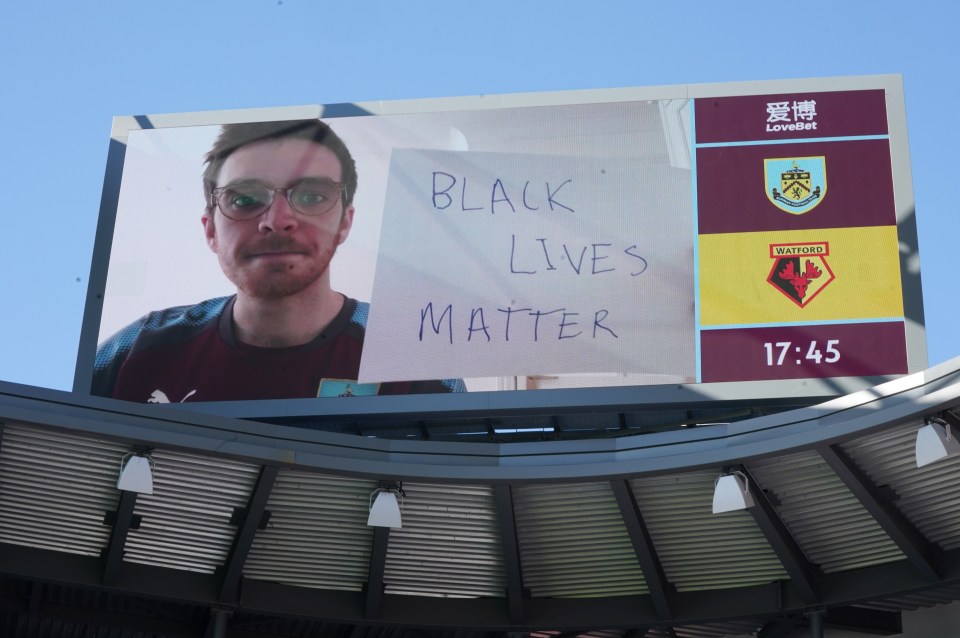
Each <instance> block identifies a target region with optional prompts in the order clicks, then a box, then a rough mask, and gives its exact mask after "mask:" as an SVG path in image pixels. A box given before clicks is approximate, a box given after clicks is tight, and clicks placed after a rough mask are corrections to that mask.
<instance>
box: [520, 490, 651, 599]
mask: <svg viewBox="0 0 960 638" xmlns="http://www.w3.org/2000/svg"><path fill="white" fill-rule="evenodd" d="M513 501H514V512H515V519H516V525H517V539H518V543H519V546H520V562H521V565H522V574H523V584H524V586H525V587H527V588H529V589H530V591H531V593H532V595H533V597H534V598H547V597H560V596H567V597H588V596H626V595H632V594H645V593H647V586H646V582H645V581H644V578H643V572H642V571H641V569H640V564H639V562H638V561H637V556H636V553H635V552H634V550H633V544H632V543H631V542H630V537H629V535H628V534H627V530H626V527H625V526H624V523H623V518H622V517H621V516H620V509H619V507H617V503H616V500H615V499H614V496H613V490H612V489H611V487H610V484H609V483H583V484H573V485H528V486H518V487H514V488H513Z"/></svg>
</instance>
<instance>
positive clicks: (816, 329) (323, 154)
mask: <svg viewBox="0 0 960 638" xmlns="http://www.w3.org/2000/svg"><path fill="white" fill-rule="evenodd" d="M905 128H906V127H905V117H904V112H903V97H902V89H901V83H900V80H899V78H897V77H891V76H882V77H866V78H840V79H832V80H803V81H780V82H758V83H741V84H731V85H705V86H695V85H690V86H674V87H666V88H661V89H657V88H645V89H617V90H610V91H591V92H575V93H556V94H531V95H515V96H498V97H494V98H491V97H483V98H480V97H478V98H460V99H448V100H433V101H431V100H426V101H416V102H396V103H376V104H373V105H369V104H355V105H335V106H332V107H324V106H307V107H298V108H288V109H264V110H255V111H237V112H217V113H194V114H181V115H167V116H152V117H143V116H141V117H137V118H117V120H116V123H115V127H114V134H113V146H112V151H111V159H110V165H109V166H108V171H107V178H106V184H105V188H104V200H103V205H102V210H101V224H100V228H99V231H98V245H97V251H96V255H95V257H94V265H93V270H92V277H91V287H90V293H89V295H88V308H87V313H86V317H85V326H84V331H83V338H82V343H81V348H80V355H79V357H78V366H77V383H76V389H77V390H78V391H80V392H92V393H93V394H98V395H104V396H113V397H116V398H122V399H127V400H132V401H141V402H152V403H166V402H171V403H174V402H209V401H250V400H260V399H298V398H299V399H307V398H315V397H324V398H326V397H331V398H333V397H357V396H369V395H385V394H410V393H418V394H421V393H422V394H437V393H451V392H462V391H466V392H480V391H505V390H510V391H512V390H535V389H555V388H602V387H607V386H663V385H667V384H669V385H671V386H677V385H680V386H693V385H694V384H704V385H703V386H697V387H702V388H714V389H720V390H718V392H719V394H720V396H722V395H723V394H724V392H726V391H727V390H726V389H727V388H734V387H739V389H737V390H736V392H737V393H741V394H742V392H743V389H742V388H743V384H749V385H748V386H746V387H750V388H752V390H751V391H750V392H749V393H748V394H750V393H752V394H756V395H758V396H759V395H767V396H775V395H778V394H783V395H789V394H790V393H792V392H795V388H796V387H798V386H796V383H799V382H802V383H803V385H804V388H805V390H804V391H805V393H807V394H810V393H814V394H816V393H818V392H819V393H823V394H830V393H835V392H837V391H838V390H839V389H841V388H843V389H847V390H849V389H850V388H852V387H857V385H858V384H861V387H862V384H865V383H867V382H875V381H876V380H878V379H882V378H889V377H892V376H896V375H902V374H906V373H908V372H914V371H917V370H920V369H924V368H925V367H926V355H925V344H924V335H923V325H922V309H921V308H922V305H921V301H920V293H919V273H918V272H916V271H915V270H910V269H908V268H906V267H905V266H904V264H909V263H916V259H911V258H910V257H911V256H915V253H916V240H915V236H916V233H915V229H914V220H913V197H912V192H911V184H910V173H909V162H908V159H907V144H906V132H905ZM353 166H355V178H354V177H353V173H354V171H353V169H352V168H350V167H353ZM731 384H732V385H731ZM590 400H591V401H600V402H602V401H603V398H602V394H596V395H592V396H591V398H590ZM335 405H337V403H336V401H331V402H328V404H327V405H326V407H323V408H322V409H323V410H324V411H326V410H328V409H333V410H334V411H336V409H337V408H330V407H329V406H335Z"/></svg>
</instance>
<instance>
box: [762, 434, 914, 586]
mask: <svg viewBox="0 0 960 638" xmlns="http://www.w3.org/2000/svg"><path fill="white" fill-rule="evenodd" d="M749 468H750V471H751V472H752V473H753V476H754V477H755V478H756V480H757V481H758V482H759V483H760V487H762V488H763V489H765V490H768V491H770V492H772V493H773V494H775V495H776V497H777V499H779V503H780V504H779V505H776V506H775V507H776V509H777V512H778V514H779V515H780V518H781V519H782V520H783V523H784V524H785V525H786V526H787V528H788V529H789V530H790V533H791V535H792V536H793V537H794V539H795V540H796V541H797V544H798V545H799V546H800V548H801V549H802V550H803V552H804V554H806V556H807V558H808V559H809V560H810V561H811V562H812V563H814V564H816V565H819V566H820V568H821V569H822V570H823V572H824V573H827V574H829V573H833V572H838V571H843V570H847V569H856V568H858V567H867V566H870V565H878V564H882V563H889V562H892V561H896V560H901V559H903V558H904V556H903V553H902V552H901V551H900V549H899V548H898V547H897V546H896V544H895V543H894V542H893V541H892V540H891V539H890V537H889V536H887V534H886V533H885V532H884V531H883V529H882V528H881V527H880V525H879V524H878V523H877V522H876V520H874V518H873V517H872V516H870V513H869V512H867V510H866V509H865V508H864V507H863V505H861V504H860V501H859V500H857V498H856V496H854V495H853V493H852V492H851V491H850V490H849V489H848V488H847V486H846V485H845V484H844V483H843V481H842V480H841V479H840V478H839V477H838V476H837V475H836V474H834V472H833V470H832V469H830V466H829V465H827V463H826V461H824V460H823V458H822V457H821V456H820V455H819V454H817V453H816V452H801V453H798V454H791V455H788V456H782V457H776V458H769V459H763V460H757V461H752V462H751V463H750V466H749Z"/></svg>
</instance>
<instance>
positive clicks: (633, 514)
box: [610, 479, 672, 620]
mask: <svg viewBox="0 0 960 638" xmlns="http://www.w3.org/2000/svg"><path fill="white" fill-rule="evenodd" d="M610 487H611V488H612V489H613V496H614V498H615V499H616V500H617V506H618V507H619V508H620V516H622V517H623V524H624V525H625V526H626V528H627V534H629V535H630V542H631V543H633V551H634V552H635V553H636V555H637V561H638V562H639V563H640V569H642V570H643V578H644V580H646V581H647V589H648V590H649V591H650V597H651V599H652V600H653V607H654V609H656V612H657V616H659V617H660V618H662V619H664V620H667V619H669V618H670V617H671V616H672V613H671V612H670V601H669V599H668V596H669V592H670V591H672V586H671V585H670V583H669V582H668V581H667V576H666V574H665V573H664V571H663V565H661V564H660V559H659V558H658V557H657V551H656V549H655V548H654V546H653V540H652V539H651V538H650V531H649V530H648V529H647V525H646V523H644V521H643V515H642V514H641V513H640V506H639V505H637V499H636V497H635V496H634V494H633V489H632V488H631V487H630V481H629V480H627V479H621V480H616V481H610Z"/></svg>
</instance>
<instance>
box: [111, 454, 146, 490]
mask: <svg viewBox="0 0 960 638" xmlns="http://www.w3.org/2000/svg"><path fill="white" fill-rule="evenodd" d="M117 489H118V490H124V491H127V492H137V493H139V494H153V459H151V458H150V457H149V456H146V455H141V454H133V453H130V454H128V455H127V456H125V457H124V458H123V461H121V463H120V478H118V479H117Z"/></svg>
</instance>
